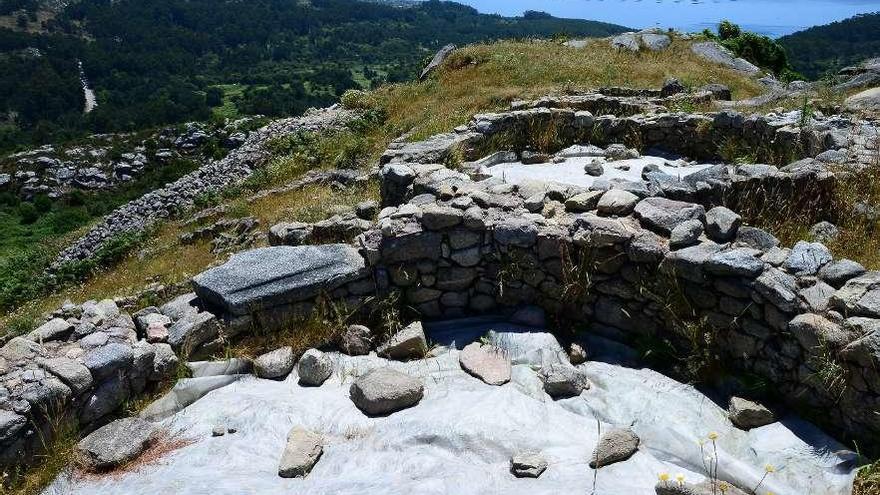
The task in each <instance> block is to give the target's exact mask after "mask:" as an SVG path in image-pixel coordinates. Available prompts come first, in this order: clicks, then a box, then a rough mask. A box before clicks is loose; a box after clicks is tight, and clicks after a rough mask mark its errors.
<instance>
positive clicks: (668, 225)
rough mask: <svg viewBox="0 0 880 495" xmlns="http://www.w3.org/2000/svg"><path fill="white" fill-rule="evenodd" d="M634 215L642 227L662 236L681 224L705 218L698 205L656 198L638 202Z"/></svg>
mask: <svg viewBox="0 0 880 495" xmlns="http://www.w3.org/2000/svg"><path fill="white" fill-rule="evenodd" d="M635 213H636V218H638V219H639V221H640V222H641V223H642V225H644V226H645V227H647V228H649V229H651V230H654V231H655V232H658V233H660V234H664V235H669V234H670V233H671V232H672V229H674V228H675V226H676V225H678V224H680V223H682V222H686V221H688V220H701V221H702V220H704V219H705V218H706V210H705V209H704V208H703V207H702V206H700V205H697V204H694V203H685V202H682V201H675V200H671V199H666V198H657V197H651V198H645V199H643V200H642V201H640V202H639V204H637V205H636V207H635Z"/></svg>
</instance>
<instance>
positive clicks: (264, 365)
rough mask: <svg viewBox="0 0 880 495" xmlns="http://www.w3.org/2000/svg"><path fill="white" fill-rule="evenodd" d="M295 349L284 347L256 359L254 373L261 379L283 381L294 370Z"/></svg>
mask: <svg viewBox="0 0 880 495" xmlns="http://www.w3.org/2000/svg"><path fill="white" fill-rule="evenodd" d="M293 365H294V360H293V348H292V347H282V348H280V349H275V350H274V351H271V352H267V353H265V354H263V355H261V356H259V357H257V358H256V359H254V373H256V375H257V376H258V377H260V378H268V379H271V380H282V379H284V377H286V376H287V375H288V374H290V371H291V370H292V369H293Z"/></svg>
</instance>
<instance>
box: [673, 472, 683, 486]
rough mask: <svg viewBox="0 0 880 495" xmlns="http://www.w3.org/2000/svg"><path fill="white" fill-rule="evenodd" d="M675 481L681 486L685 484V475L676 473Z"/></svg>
mask: <svg viewBox="0 0 880 495" xmlns="http://www.w3.org/2000/svg"><path fill="white" fill-rule="evenodd" d="M675 481H677V482H678V485H679V486H681V485H684V475H683V474H681V473H679V474H676V475H675Z"/></svg>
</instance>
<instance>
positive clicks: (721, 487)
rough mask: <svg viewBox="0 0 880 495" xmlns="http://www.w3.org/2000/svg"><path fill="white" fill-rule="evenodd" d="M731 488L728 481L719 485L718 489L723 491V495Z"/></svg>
mask: <svg viewBox="0 0 880 495" xmlns="http://www.w3.org/2000/svg"><path fill="white" fill-rule="evenodd" d="M729 488H730V485H728V484H727V482H726V481H722V482H721V483H718V489H719V490H721V493H724V492H726V491H727V490H728V489H729Z"/></svg>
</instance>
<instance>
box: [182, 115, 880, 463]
mask: <svg viewBox="0 0 880 495" xmlns="http://www.w3.org/2000/svg"><path fill="white" fill-rule="evenodd" d="M603 122H604V123H603ZM823 122H824V123H816V124H815V125H812V126H811V127H810V128H809V129H805V130H803V132H802V131H801V130H800V129H797V130H796V132H795V131H793V130H792V129H793V128H792V127H791V123H790V122H789V123H787V124H786V123H784V122H781V121H777V120H774V118H772V117H744V116H741V115H738V114H733V113H719V114H714V115H708V116H704V115H676V114H662V115H657V116H637V117H624V118H616V117H600V118H594V117H593V116H592V114H590V113H589V112H587V111H584V110H574V109H551V108H535V109H533V110H522V111H519V110H518V111H513V112H509V113H506V114H497V115H489V116H486V115H483V116H477V117H475V119H474V120H473V121H472V122H471V123H470V124H469V125H468V126H462V127H461V128H459V129H457V130H456V132H454V133H449V134H444V135H439V136H435V137H433V138H430V139H428V140H426V141H423V142H418V143H397V144H395V145H393V146H392V147H391V148H390V149H389V150H388V152H386V154H385V155H384V156H383V159H382V163H383V165H384V166H383V168H382V174H381V175H382V192H383V202H384V205H385V206H386V208H385V209H383V210H382V212H381V213H380V214H379V220H378V223H377V225H376V227H375V228H374V229H372V230H370V231H368V232H366V233H364V234H362V235H361V236H359V237H358V239H357V241H356V244H357V248H358V249H359V251H360V254H361V256H362V257H363V263H364V265H361V264H360V263H361V262H360V261H358V262H354V261H352V259H353V258H352V256H351V253H352V252H354V251H353V248H347V249H345V250H344V251H345V253H346V254H345V255H344V256H340V255H333V254H330V253H329V252H328V253H327V254H328V256H329V259H331V260H333V261H332V262H330V263H329V265H331V266H336V264H341V265H343V266H345V267H346V268H345V269H344V270H342V271H343V272H345V273H346V274H347V275H346V276H345V277H341V278H337V279H335V280H329V281H328V280H327V279H326V278H323V277H320V276H319V277H316V278H315V279H311V278H309V279H308V280H310V282H309V283H308V284H307V285H308V289H309V290H303V282H302V280H304V279H303V278H302V277H301V275H300V274H302V273H309V274H312V275H314V274H316V273H320V272H321V271H322V270H324V267H325V266H327V265H326V264H321V265H314V264H309V263H306V264H307V265H309V266H304V265H303V263H302V262H300V263H299V264H298V265H297V266H298V268H296V269H294V270H293V271H291V272H290V273H289V274H288V273H286V272H285V274H284V275H283V277H280V279H279V278H275V279H273V280H271V281H269V280H263V281H260V282H259V283H258V284H257V285H258V286H259V287H260V292H268V293H271V294H273V295H272V298H273V299H272V301H273V302H271V303H270V302H267V301H269V299H266V298H265V297H264V296H262V295H260V294H256V293H255V294H252V295H253V297H252V298H251V299H250V300H249V302H248V303H246V304H244V305H242V304H241V303H239V304H238V305H237V306H236V309H235V310H234V311H230V307H231V306H230V303H229V301H228V300H227V299H226V298H225V297H215V298H213V300H212V301H211V303H210V306H211V307H210V309H211V310H213V311H216V312H218V313H225V314H226V315H227V317H230V316H232V317H234V319H235V320H236V321H238V322H239V323H242V324H254V323H255V322H258V323H259V324H261V325H268V326H270V327H271V326H273V325H275V324H280V322H281V321H282V318H281V317H283V316H289V315H291V314H293V313H294V312H298V313H299V314H307V313H308V311H309V310H311V309H312V308H313V305H314V303H315V297H316V295H318V294H322V295H325V296H327V295H329V296H331V298H333V299H335V300H338V301H346V302H347V303H349V304H350V305H351V306H352V307H356V306H358V305H362V304H363V303H364V302H365V300H366V299H367V298H368V297H371V296H373V295H377V294H378V295H380V296H381V295H383V294H388V293H391V292H396V293H399V294H401V296H402V300H401V303H402V304H405V305H406V306H407V307H410V308H413V309H415V310H416V311H418V312H419V313H420V314H421V316H422V317H424V318H452V317H458V316H465V315H478V314H485V313H496V312H511V311H513V310H515V309H516V308H518V307H522V306H523V305H538V306H540V307H541V308H543V309H544V310H546V311H547V312H548V313H549V314H551V315H555V318H556V319H557V320H558V321H562V322H568V323H570V324H574V325H575V327H577V328H581V329H584V330H586V331H588V332H593V333H596V334H600V335H602V336H605V337H608V338H612V339H615V340H618V341H621V342H625V343H629V344H636V343H640V342H662V341H668V342H671V343H672V345H674V346H675V347H676V348H677V349H678V350H679V351H680V353H681V355H687V353H688V352H689V350H690V348H692V347H693V346H694V344H697V347H698V348H699V349H698V350H701V351H706V353H708V354H709V355H713V356H717V358H718V361H719V362H720V364H721V365H723V366H724V368H726V369H728V370H731V371H734V372H736V373H739V374H746V373H748V374H749V375H751V376H754V377H757V378H759V379H761V380H763V381H765V382H766V383H767V384H768V385H769V387H770V388H771V389H772V390H774V392H776V394H775V396H777V397H779V398H780V401H782V402H785V403H786V404H788V405H789V406H791V407H794V408H796V409H797V410H799V411H800V412H802V413H805V414H807V415H808V416H810V417H811V418H813V419H816V420H817V421H819V422H820V423H824V424H823V426H825V427H827V428H828V429H829V430H831V431H834V432H836V433H838V434H840V435H842V436H846V437H849V438H857V439H858V440H859V441H860V445H863V446H864V445H869V444H872V443H873V444H877V442H878V441H880V415H878V414H877V411H878V410H880V374H878V369H880V330H878V328H880V326H878V325H880V320H878V319H877V318H880V297H877V294H880V274H878V273H876V272H867V271H866V270H865V269H864V268H863V267H861V266H860V265H858V264H857V263H855V262H852V261H848V260H833V259H832V256H831V254H830V252H829V251H828V249H827V248H825V247H824V246H823V245H821V244H818V243H806V242H802V243H798V244H797V245H796V246H793V247H792V248H791V249H789V248H785V247H780V246H779V245H778V244H779V243H778V241H777V240H776V239H775V238H774V237H773V236H772V235H771V234H769V233H767V232H764V231H762V230H760V229H756V228H754V227H750V226H743V225H742V220H741V218H740V217H739V216H738V215H737V214H736V213H734V212H733V211H731V210H729V209H727V208H724V207H718V206H715V205H716V204H717V203H716V202H715V199H717V197H718V196H719V195H725V194H732V195H733V196H735V195H736V194H737V191H739V190H738V189H737V188H743V187H746V186H749V187H755V186H759V188H760V189H761V190H763V191H764V192H765V194H766V195H767V197H768V198H770V199H772V198H773V197H774V195H776V194H780V193H781V192H780V191H782V192H785V193H786V194H792V193H797V192H798V191H800V193H801V194H803V191H805V189H804V188H805V187H807V186H809V187H810V188H813V189H811V190H813V191H822V190H824V189H825V188H828V187H833V184H834V175H833V174H831V173H830V172H829V171H828V169H827V168H826V166H827V164H828V162H829V156H828V150H832V151H834V152H835V154H842V155H844V156H848V157H849V156H858V154H859V153H860V152H861V151H860V150H858V149H848V148H846V146H850V148H853V147H855V145H854V144H853V143H855V141H854V140H851V136H850V135H849V134H848V131H845V130H842V127H843V126H841V128H838V127H835V125H836V124H835V125H833V123H834V122H837V120H836V119H827V120H825V121H823ZM560 123H561V124H560ZM541 126H549V127H552V128H553V129H555V131H556V137H557V138H559V142H560V143H561V144H562V145H567V144H573V143H586V142H605V140H606V139H607V140H608V141H613V140H615V139H618V138H621V137H623V136H625V135H626V133H625V132H623V131H621V129H628V128H630V126H635V127H633V128H635V129H636V130H637V131H638V132H640V133H641V134H642V136H643V137H644V138H645V139H646V140H647V141H649V142H652V143H655V145H656V146H662V147H664V148H666V149H669V148H675V147H678V148H677V149H675V151H679V152H685V151H687V152H691V153H695V154H696V155H698V156H711V155H712V154H713V153H714V151H713V150H716V149H717V146H716V145H715V143H716V142H717V140H718V138H719V137H724V136H727V135H730V133H733V134H734V135H736V136H737V137H738V139H743V140H745V141H749V140H752V139H753V140H756V141H758V140H761V139H764V140H767V141H766V142H769V143H771V144H774V145H775V144H778V145H783V146H791V145H792V143H793V142H794V141H792V140H795V139H796V140H797V141H798V142H802V143H805V146H797V147H796V149H797V150H798V153H801V154H802V155H803V156H807V157H809V156H812V155H813V154H818V155H819V158H818V159H813V158H806V159H804V160H800V161H798V162H795V163H794V164H792V165H790V166H787V167H782V168H781V169H780V168H776V167H771V166H765V165H742V166H733V165H723V164H722V165H718V166H717V167H713V168H711V169H709V171H708V172H705V173H703V172H701V173H700V174H695V175H696V177H691V178H685V179H683V180H678V179H676V180H675V181H670V180H668V179H662V180H652V178H650V177H649V178H648V179H647V180H645V181H641V182H635V183H611V184H603V185H602V186H601V187H594V188H593V189H594V190H584V189H582V188H577V187H573V186H565V185H560V184H527V185H525V184H524V185H519V186H515V185H512V184H505V183H503V182H502V181H499V180H491V179H490V180H475V179H472V177H471V175H469V174H467V173H464V172H463V171H461V170H464V171H469V172H474V171H476V170H477V166H476V165H478V163H473V162H468V163H464V164H460V163H456V162H455V160H454V159H452V160H451V158H450V157H453V158H454V156H455V155H456V153H458V151H456V150H460V151H461V154H463V155H464V157H465V159H470V160H474V159H478V158H480V154H481V153H486V152H487V150H486V149H484V148H481V145H482V144H485V143H486V142H487V141H488V140H491V139H492V136H497V135H500V134H501V133H508V134H510V133H511V132H512V134H513V135H514V136H518V135H522V136H525V135H526V134H528V133H531V132H533V131H535V130H536V129H538V128H540V127H541ZM545 128H547V127H545ZM595 129H605V131H602V132H603V133H606V134H603V136H606V137H603V138H602V139H599V140H597V139H596V134H595V131H594V130H595ZM588 136H589V137H588ZM700 136H703V137H702V138H700ZM706 136H709V137H706ZM508 142H509V141H508ZM643 142H644V141H643ZM488 151H493V150H488ZM519 151H520V150H517V149H516V148H514V150H513V151H512V152H513V153H517V152H519ZM508 152H510V151H508ZM823 154H826V156H824V157H823V156H822V155H823ZM799 158H800V157H799ZM489 160H491V158H489ZM484 162H485V160H484ZM450 165H456V166H457V168H458V170H456V169H453V168H449V166H450ZM275 249H282V251H278V252H277V253H272V254H271V255H270V254H268V253H264V254H263V255H261V256H260V257H262V258H266V259H274V258H276V257H277V256H278V255H279V254H280V253H284V256H285V257H289V258H290V259H303V258H304V256H303V255H302V253H299V252H298V251H297V250H298V249H302V248H286V249H289V250H293V251H284V249H285V248H275ZM309 249H319V250H321V252H322V253H323V252H325V251H324V248H315V247H310V248H309ZM333 249H334V250H339V249H341V248H336V247H334V248H333ZM251 262H252V263H250V264H248V268H247V270H248V271H253V270H254V268H253V263H254V262H256V263H260V261H259V260H256V261H255V260H251ZM233 272H236V270H233ZM209 273H210V272H209ZM237 273H238V274H239V275H242V276H243V277H244V278H242V279H239V284H240V287H237V288H233V289H234V290H231V291H230V294H232V293H235V294H241V288H242V287H246V286H248V284H249V283H250V282H248V281H247V278H248V276H247V274H246V273H243V271H242V270H239V271H237ZM229 275H230V274H229V273H226V277H227V278H226V279H228V277H229ZM200 278H201V280H200ZM200 278H197V279H196V287H197V293H199V294H204V293H206V292H207V291H209V290H210V286H211V285H212V283H211V282H205V280H206V278H207V277H205V276H204V275H203V276H200ZM317 280H320V282H318V281H317ZM278 294H283V295H284V296H283V297H281V298H280V299H278ZM279 301H280V302H279ZM817 410H822V411H832V412H833V413H832V414H823V415H821V416H819V415H815V414H810V411H817Z"/></svg>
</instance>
